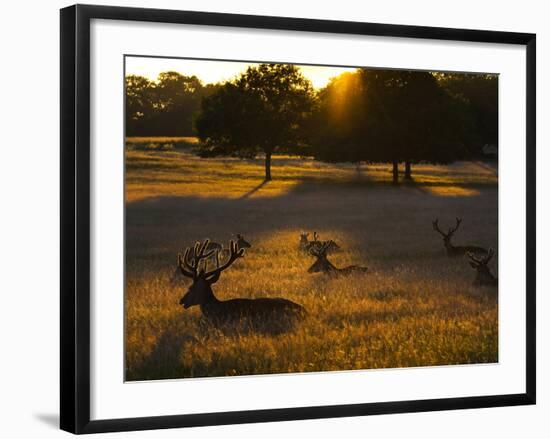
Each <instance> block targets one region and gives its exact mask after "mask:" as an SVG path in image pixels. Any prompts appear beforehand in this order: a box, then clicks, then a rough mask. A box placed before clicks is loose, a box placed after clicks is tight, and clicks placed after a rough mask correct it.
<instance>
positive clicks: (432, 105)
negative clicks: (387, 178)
mask: <svg viewBox="0 0 550 439" xmlns="http://www.w3.org/2000/svg"><path fill="white" fill-rule="evenodd" d="M348 75H353V76H351V77H349V76H348V77H347V78H342V80H338V79H337V80H334V81H333V82H331V84H330V85H329V87H327V89H326V90H325V91H323V92H322V93H321V94H320V99H321V101H322V103H321V104H320V108H321V111H320V114H321V121H320V122H319V124H320V125H321V126H325V127H327V128H325V129H323V130H322V133H321V138H320V139H316V141H315V142H314V143H315V145H316V147H315V149H316V151H317V152H318V153H320V154H319V155H320V158H322V159H325V160H326V159H328V160H331V161H337V160H339V161H353V162H357V161H361V160H363V161H368V162H389V163H391V164H392V177H393V182H394V183H398V174H399V163H400V162H405V178H407V179H411V178H412V171H411V169H412V166H411V165H412V164H413V163H418V162H420V161H427V162H434V163H448V162H450V161H452V160H454V159H456V158H457V157H458V156H459V154H460V151H461V148H462V134H461V133H462V116H461V114H462V113H461V111H462V110H461V104H460V102H458V100H456V99H454V98H453V97H452V96H451V95H450V94H449V93H447V92H446V91H445V90H444V89H443V88H441V87H440V86H439V84H438V82H437V80H436V78H435V77H434V76H433V75H432V74H431V73H429V72H417V71H405V70H372V69H359V70H358V71H357V72H356V73H354V74H348ZM342 81H343V82H342ZM342 87H343V88H344V90H345V92H342V91H341V90H340V91H338V88H340V89H341V88H342ZM341 94H344V95H345V96H346V100H347V102H348V104H347V105H346V106H345V108H344V110H343V113H342V114H340V113H341V111H336V112H335V109H334V107H335V103H336V104H337V105H336V106H337V107H338V106H339V105H340V104H339V103H338V102H335V98H334V96H339V95H341ZM335 115H338V116H337V117H336V116H335ZM323 137H324V139H323ZM327 139H328V142H327ZM335 140H336V141H335ZM323 143H325V146H324V147H323V146H321V148H320V149H319V145H323ZM326 144H330V145H332V146H331V147H328V146H326ZM334 144H336V145H337V146H338V148H334Z"/></svg>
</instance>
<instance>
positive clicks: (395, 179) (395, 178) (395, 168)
mask: <svg viewBox="0 0 550 439" xmlns="http://www.w3.org/2000/svg"><path fill="white" fill-rule="evenodd" d="M392 164H393V169H392V175H393V184H399V163H398V162H393V163H392Z"/></svg>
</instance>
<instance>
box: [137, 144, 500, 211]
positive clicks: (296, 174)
mask: <svg viewBox="0 0 550 439" xmlns="http://www.w3.org/2000/svg"><path fill="white" fill-rule="evenodd" d="M154 143H155V144H159V145H162V142H160V141H158V142H154ZM272 162H273V167H272V173H273V178H274V179H273V181H271V182H269V183H268V184H263V178H264V167H263V166H264V165H263V160H262V158H257V159H253V160H240V159H237V158H208V159H206V158H200V157H198V156H196V155H194V154H193V153H192V152H191V151H188V150H183V151H181V150H180V151H143V150H129V151H127V153H126V200H127V201H137V200H141V199H144V198H152V197H158V196H170V197H177V196H188V195H192V196H195V197H216V198H241V197H253V198H254V197H256V198H257V197H276V196H280V195H284V194H286V193H289V192H290V191H293V190H295V189H296V188H297V187H299V186H304V185H311V184H314V185H315V184H324V183H327V184H328V185H333V184H334V183H341V184H345V185H348V186H359V187H369V186H373V185H378V184H387V183H388V182H389V181H390V179H391V174H390V167H389V166H388V165H386V164H375V165H362V166H361V167H360V168H358V167H357V166H355V165H354V164H327V163H321V162H318V161H315V160H313V159H311V158H298V157H288V156H275V157H274V158H273V160H272ZM413 172H414V185H412V186H409V188H413V189H415V190H420V191H422V190H427V191H429V192H432V193H433V194H434V195H443V196H461V197H464V196H475V195H478V193H479V192H478V190H477V186H479V185H488V184H489V185H495V184H496V182H497V176H496V171H495V170H493V169H491V168H488V167H486V166H482V165H480V164H478V163H470V162H467V163H464V162H463V163H458V164H456V165H453V166H449V167H443V166H435V165H416V166H414V167H413Z"/></svg>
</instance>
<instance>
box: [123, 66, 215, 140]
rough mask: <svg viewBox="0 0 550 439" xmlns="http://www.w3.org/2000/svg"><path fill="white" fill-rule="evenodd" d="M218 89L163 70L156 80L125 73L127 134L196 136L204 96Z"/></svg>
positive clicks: (197, 80)
mask: <svg viewBox="0 0 550 439" xmlns="http://www.w3.org/2000/svg"><path fill="white" fill-rule="evenodd" d="M218 88H219V86H217V85H213V84H207V85H204V84H203V83H202V82H201V81H200V80H199V78H197V77H196V76H184V75H181V74H180V73H177V72H163V73H161V74H159V76H158V78H157V80H156V81H151V80H149V79H147V78H145V77H143V76H137V75H128V76H126V135H127V136H196V131H195V128H194V118H195V117H196V115H197V113H198V111H199V110H200V106H201V101H202V98H203V97H204V96H207V95H209V94H211V93H213V92H214V91H216V90H217V89H218Z"/></svg>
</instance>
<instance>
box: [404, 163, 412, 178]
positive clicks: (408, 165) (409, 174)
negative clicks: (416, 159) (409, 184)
mask: <svg viewBox="0 0 550 439" xmlns="http://www.w3.org/2000/svg"><path fill="white" fill-rule="evenodd" d="M412 179H413V178H412V172H411V162H405V180H412Z"/></svg>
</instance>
